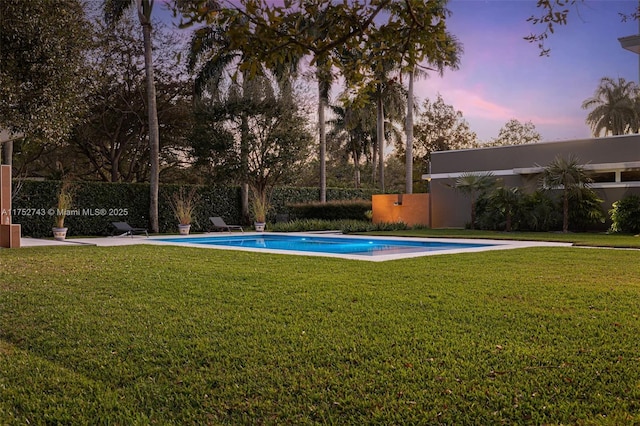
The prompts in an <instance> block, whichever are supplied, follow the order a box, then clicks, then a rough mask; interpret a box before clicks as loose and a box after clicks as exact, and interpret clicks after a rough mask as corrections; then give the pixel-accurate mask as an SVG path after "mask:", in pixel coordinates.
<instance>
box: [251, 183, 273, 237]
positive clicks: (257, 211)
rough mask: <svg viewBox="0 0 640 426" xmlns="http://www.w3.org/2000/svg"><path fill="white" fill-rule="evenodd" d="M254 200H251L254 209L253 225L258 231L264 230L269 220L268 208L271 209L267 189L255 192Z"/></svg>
mask: <svg viewBox="0 0 640 426" xmlns="http://www.w3.org/2000/svg"><path fill="white" fill-rule="evenodd" d="M253 195H254V196H253V200H252V202H251V206H252V210H253V220H254V222H253V226H254V227H255V229H256V232H264V227H265V224H266V222H267V210H269V202H268V201H267V194H266V192H265V191H255V190H254V192H253Z"/></svg>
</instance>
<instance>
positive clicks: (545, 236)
mask: <svg viewBox="0 0 640 426" xmlns="http://www.w3.org/2000/svg"><path fill="white" fill-rule="evenodd" d="M371 234H376V235H393V236H403V237H433V238H436V237H437V238H490V239H498V240H524V241H553V242H564V243H573V244H574V245H576V246H591V247H618V248H640V236H638V235H628V234H627V235H625V234H606V233H599V234H596V233H589V232H585V233H580V232H578V233H573V232H571V233H567V234H563V233H560V232H498V231H471V230H468V229H413V230H404V231H385V232H375V233H371Z"/></svg>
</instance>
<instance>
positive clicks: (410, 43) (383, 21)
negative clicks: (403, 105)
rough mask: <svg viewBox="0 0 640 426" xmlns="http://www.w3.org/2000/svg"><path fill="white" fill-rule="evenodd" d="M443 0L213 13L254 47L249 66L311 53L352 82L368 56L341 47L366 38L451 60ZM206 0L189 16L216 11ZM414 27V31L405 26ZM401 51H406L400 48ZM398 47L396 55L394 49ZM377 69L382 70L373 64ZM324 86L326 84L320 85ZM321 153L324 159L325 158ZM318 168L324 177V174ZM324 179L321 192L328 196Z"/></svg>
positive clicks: (320, 3) (376, 49)
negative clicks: (352, 55)
mask: <svg viewBox="0 0 640 426" xmlns="http://www.w3.org/2000/svg"><path fill="white" fill-rule="evenodd" d="M444 4H446V2H445V1H434V2H424V1H420V0H407V1H404V2H399V1H393V0H382V1H379V2H333V1H331V0H315V1H306V0H297V1H288V2H284V5H282V6H274V5H272V4H271V3H270V2H267V1H265V0H242V1H241V2H240V6H238V7H234V8H228V9H221V10H220V11H219V12H218V14H217V16H216V19H219V20H222V21H225V22H229V23H232V24H231V25H229V29H230V32H229V38H230V39H231V40H232V41H233V43H234V45H232V46H230V49H231V50H234V49H235V46H237V45H241V46H244V47H243V49H245V50H247V51H251V52H253V56H254V60H253V62H247V63H245V64H244V67H245V69H248V70H249V71H250V72H251V74H253V73H255V72H257V71H258V69H259V68H260V64H266V65H267V67H268V68H272V65H275V64H283V63H287V62H290V61H292V60H296V58H301V57H303V56H305V55H310V57H311V63H310V64H311V65H312V66H319V67H320V69H321V70H322V71H323V72H324V73H326V72H327V71H331V70H333V69H337V70H338V71H339V72H340V74H341V75H342V76H343V77H344V78H345V80H346V81H349V82H350V84H352V85H354V86H358V85H361V86H362V87H366V86H367V85H368V84H369V83H370V82H371V78H367V77H370V76H371V75H373V76H374V78H373V79H374V80H375V76H376V75H379V73H376V72H373V73H371V70H370V67H369V65H368V63H367V61H364V60H362V59H358V58H357V57H355V58H356V59H355V60H345V59H349V58H348V57H346V58H345V56H344V55H343V52H349V51H357V50H361V49H363V46H364V47H366V48H368V49H371V48H372V46H373V50H371V51H370V52H371V55H370V56H371V57H385V58H389V60H391V61H396V59H398V60H397V61H396V62H397V63H402V60H403V59H407V63H410V64H411V65H412V66H413V65H415V64H418V63H419V62H420V61H421V60H422V59H424V58H425V57H428V58H429V60H433V61H435V62H443V63H444V61H445V60H446V58H447V56H448V55H449V54H450V52H451V51H452V50H453V49H454V48H455V44H453V43H449V42H447V40H446V37H445V35H446V34H445V33H444V32H445V30H446V17H447V15H446V13H445V9H444V7H443V5H444ZM210 11H211V8H208V7H206V2H205V1H199V2H198V1H196V2H195V3H194V6H193V7H192V8H191V14H190V15H189V19H187V21H191V22H192V21H198V20H202V19H206V18H205V16H207V17H208V16H211V13H210ZM407 31H409V32H407ZM398 53H400V54H401V55H403V56H398ZM391 55H393V56H391ZM376 71H377V70H376ZM320 91H321V92H322V87H320ZM323 99H324V97H323V96H322V94H321V93H320V97H319V103H320V106H319V129H320V130H319V133H320V147H321V157H323V152H322V151H323V150H322V147H323V146H324V145H323V144H324V141H323V135H324V133H323V130H324V119H323V117H322V116H321V114H322V112H321V110H323ZM323 161H324V160H323V159H322V158H321V164H323ZM322 178H323V174H322V170H321V181H322V180H323V179H322ZM324 187H325V186H323V183H322V182H321V200H322V199H323V197H325V195H324V194H323V193H324V190H323V188H324Z"/></svg>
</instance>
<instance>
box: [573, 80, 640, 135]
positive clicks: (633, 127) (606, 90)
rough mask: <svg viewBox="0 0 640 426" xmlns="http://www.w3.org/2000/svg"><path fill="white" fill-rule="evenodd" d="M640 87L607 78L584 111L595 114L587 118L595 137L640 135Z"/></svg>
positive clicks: (585, 104) (584, 104)
mask: <svg viewBox="0 0 640 426" xmlns="http://www.w3.org/2000/svg"><path fill="white" fill-rule="evenodd" d="M637 99H638V86H637V85H636V84H635V83H634V82H632V81H629V82H627V81H626V80H625V79H624V78H621V77H620V78H618V79H617V80H614V79H613V78H610V77H603V78H602V79H601V80H600V85H599V86H598V88H597V89H596V91H595V93H594V95H593V97H591V98H589V99H587V100H585V101H584V102H583V103H582V108H584V109H589V108H593V110H592V111H591V112H590V113H589V115H587V120H586V121H587V124H589V126H590V127H591V131H592V133H593V135H594V136H596V137H597V136H600V134H601V133H603V132H604V135H605V136H606V135H607V134H609V133H611V134H612V135H623V134H626V133H630V132H638V128H639V127H640V124H639V121H640V117H639V114H638V113H639V111H638V108H637V106H638V105H637V104H638V101H637Z"/></svg>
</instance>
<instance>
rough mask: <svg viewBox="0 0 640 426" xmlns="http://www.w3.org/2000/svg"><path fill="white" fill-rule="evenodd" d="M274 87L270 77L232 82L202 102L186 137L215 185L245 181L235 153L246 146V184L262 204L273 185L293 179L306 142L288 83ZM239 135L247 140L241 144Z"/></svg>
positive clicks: (304, 155) (303, 122) (304, 128)
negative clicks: (190, 140)
mask: <svg viewBox="0 0 640 426" xmlns="http://www.w3.org/2000/svg"><path fill="white" fill-rule="evenodd" d="M277 83H278V84H276V81H275V79H274V78H273V77H268V76H256V77H254V78H252V79H250V80H249V81H248V82H247V83H245V84H240V83H239V82H232V83H231V85H230V87H229V88H228V90H226V91H225V92H224V93H221V94H220V95H219V97H217V98H216V99H213V98H209V99H202V101H201V103H200V104H199V107H198V109H197V119H196V126H195V130H194V134H193V137H192V145H193V149H194V151H193V154H194V156H195V158H196V159H197V161H199V162H200V163H203V164H206V165H208V166H209V169H210V172H211V176H212V178H213V179H214V180H216V181H218V182H220V181H227V182H229V181H237V180H238V179H241V178H242V179H245V177H244V176H242V174H243V173H244V171H243V165H242V158H241V157H242V156H241V151H242V150H243V149H244V148H243V147H242V144H243V143H247V144H248V146H247V148H248V150H247V152H248V164H247V166H248V169H247V171H246V172H247V173H248V175H247V176H246V179H247V181H248V182H249V186H250V187H251V189H252V191H253V193H254V195H255V197H256V198H257V199H258V200H259V201H261V202H263V203H264V202H267V201H268V199H269V194H270V192H271V190H272V189H273V187H274V186H275V185H276V184H278V183H286V182H288V179H293V178H294V177H295V176H296V172H297V170H298V169H299V168H301V167H302V166H303V164H304V162H305V161H306V159H307V158H308V148H309V146H310V143H311V139H312V136H311V134H310V133H309V131H308V129H307V122H306V119H305V117H304V116H303V114H301V113H300V112H299V110H298V108H297V104H296V103H295V101H294V99H295V93H294V92H293V91H292V88H291V85H290V83H289V82H288V81H285V80H280V81H278V82H277ZM243 91H248V92H250V93H242V92H243ZM244 124H246V125H247V128H246V129H243V128H242V127H243V126H244ZM244 131H247V132H248V137H246V139H244V142H243V139H242V137H241V133H242V132H244Z"/></svg>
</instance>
